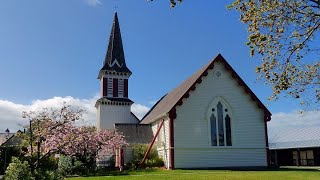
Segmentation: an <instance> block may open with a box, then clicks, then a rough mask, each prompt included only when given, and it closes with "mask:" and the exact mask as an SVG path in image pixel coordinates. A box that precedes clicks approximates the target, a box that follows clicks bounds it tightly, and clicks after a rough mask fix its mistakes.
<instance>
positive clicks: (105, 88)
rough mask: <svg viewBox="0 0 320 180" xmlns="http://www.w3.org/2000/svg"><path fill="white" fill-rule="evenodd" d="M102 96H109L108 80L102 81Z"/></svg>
mask: <svg viewBox="0 0 320 180" xmlns="http://www.w3.org/2000/svg"><path fill="white" fill-rule="evenodd" d="M102 96H108V78H105V77H104V78H103V80H102Z"/></svg>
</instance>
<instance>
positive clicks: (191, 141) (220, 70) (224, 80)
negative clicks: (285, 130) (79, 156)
mask: <svg viewBox="0 0 320 180" xmlns="http://www.w3.org/2000/svg"><path fill="white" fill-rule="evenodd" d="M131 74H132V72H131V71H130V70H129V68H128V67H127V66H126V61H125V56H124V50H123V46H122V39H121V32H120V27H119V21H118V16H117V13H115V16H114V21H113V26H112V30H111V34H110V39H109V45H108V49H107V53H106V57H105V61H104V65H103V67H102V69H101V70H100V72H99V75H98V79H99V81H100V84H101V98H100V99H98V100H97V102H96V105H95V106H96V108H97V127H98V129H110V128H115V127H116V128H117V129H118V130H119V131H122V132H123V133H124V135H125V136H126V140H127V142H128V143H129V144H136V143H143V144H150V143H151V142H152V141H153V140H155V143H154V144H153V147H156V149H157V150H158V153H159V155H160V156H161V157H162V158H163V160H164V162H165V166H166V168H168V169H174V168H220V167H222V168H226V167H227V168H231V167H266V166H268V165H269V149H268V134H267V122H268V121H270V120H271V113H270V112H269V110H268V109H267V108H266V107H265V106H264V105H263V104H262V103H261V101H260V100H259V99H258V98H257V96H256V95H255V94H254V93H253V92H252V91H251V90H250V88H249V87H248V86H247V85H246V83H245V82H244V81H243V80H242V79H241V78H240V77H239V75H238V74H237V73H236V72H235V71H234V70H233V68H232V67H231V66H230V65H229V64H228V62H227V61H226V60H225V59H224V58H223V57H222V56H221V55H220V54H219V55H218V56H216V57H215V58H214V59H213V60H211V61H210V62H208V64H206V65H205V66H204V67H202V68H201V69H199V70H198V71H197V72H195V73H194V74H193V75H192V76H191V77H190V78H188V79H187V80H185V81H184V82H183V83H182V84H180V85H179V86H178V87H176V88H175V89H173V90H172V91H171V92H169V93H168V94H166V95H165V96H163V97H162V98H161V99H160V100H159V101H158V102H157V103H156V104H155V105H154V106H153V107H152V108H151V110H150V111H149V112H148V113H147V114H146V115H145V117H143V119H142V120H141V121H140V120H139V119H138V118H137V117H136V116H135V115H134V114H133V113H132V112H131V110H130V107H131V105H132V104H133V101H131V100H130V99H129V97H128V91H129V90H128V87H129V83H128V81H129V78H130V75H131ZM130 153H131V151H130V146H128V147H126V148H125V149H124V150H122V151H121V153H120V155H119V156H117V158H119V159H117V161H118V165H121V164H123V163H125V162H128V161H129V160H130V157H131V154H130ZM119 163H120V164H119Z"/></svg>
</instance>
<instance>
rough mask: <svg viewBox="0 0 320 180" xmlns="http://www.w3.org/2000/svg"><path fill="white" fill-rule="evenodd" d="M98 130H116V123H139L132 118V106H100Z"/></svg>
mask: <svg viewBox="0 0 320 180" xmlns="http://www.w3.org/2000/svg"><path fill="white" fill-rule="evenodd" d="M97 118H98V121H97V122H98V129H111V128H114V124H115V123H137V121H136V120H135V119H134V118H132V115H131V111H130V106H116V105H105V104H100V105H99V106H98V112H97Z"/></svg>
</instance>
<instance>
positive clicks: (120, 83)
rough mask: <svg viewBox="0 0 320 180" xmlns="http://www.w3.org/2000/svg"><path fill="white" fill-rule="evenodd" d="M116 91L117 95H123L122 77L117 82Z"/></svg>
mask: <svg viewBox="0 0 320 180" xmlns="http://www.w3.org/2000/svg"><path fill="white" fill-rule="evenodd" d="M118 91H119V94H118V95H119V97H123V79H119V82H118Z"/></svg>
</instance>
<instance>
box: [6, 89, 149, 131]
mask: <svg viewBox="0 0 320 180" xmlns="http://www.w3.org/2000/svg"><path fill="white" fill-rule="evenodd" d="M97 99H99V95H96V96H95V97H92V98H90V99H78V98H74V97H71V96H67V97H53V98H51V99H46V100H34V101H32V103H31V104H28V105H24V104H17V103H14V102H10V101H7V100H0V133H1V132H4V131H5V130H6V129H7V128H9V130H10V131H11V132H15V131H17V130H18V129H21V130H22V126H21V125H26V124H27V123H28V121H27V120H26V119H23V118H22V117H21V115H22V112H23V111H37V110H42V109H43V108H45V107H47V108H59V107H61V106H62V105H63V102H66V104H67V105H72V106H75V107H79V108H81V109H83V110H85V112H86V113H85V114H84V117H83V119H84V121H83V122H82V123H83V124H90V125H95V122H96V108H95V107H94V105H95V103H96V100H97ZM131 111H132V112H133V113H134V114H135V115H136V116H137V117H138V118H142V117H143V116H144V115H145V114H146V113H147V112H148V111H149V108H148V107H146V106H144V105H141V104H133V105H132V106H131Z"/></svg>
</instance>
